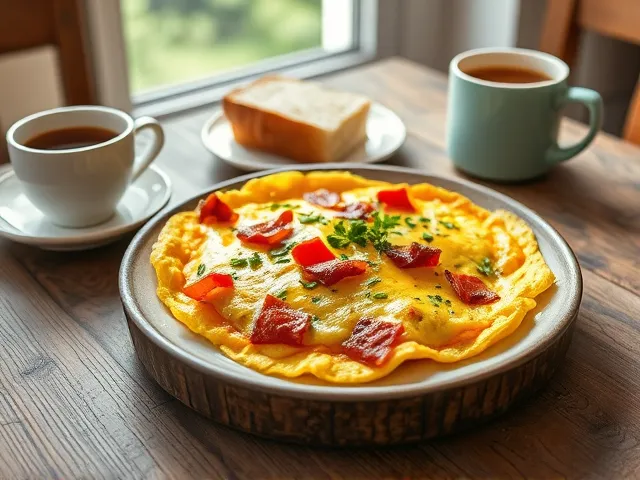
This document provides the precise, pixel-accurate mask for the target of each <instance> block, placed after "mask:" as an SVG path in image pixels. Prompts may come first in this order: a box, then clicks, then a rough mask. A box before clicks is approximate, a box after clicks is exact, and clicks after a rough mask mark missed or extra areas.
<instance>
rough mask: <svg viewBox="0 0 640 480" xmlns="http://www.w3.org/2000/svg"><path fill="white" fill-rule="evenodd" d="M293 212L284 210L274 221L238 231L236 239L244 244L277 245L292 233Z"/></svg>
mask: <svg viewBox="0 0 640 480" xmlns="http://www.w3.org/2000/svg"><path fill="white" fill-rule="evenodd" d="M292 221H293V211H291V210H285V211H284V212H282V213H281V214H280V216H279V217H278V218H276V219H274V220H270V221H268V222H264V223H258V224H257V225H250V226H248V227H242V228H239V229H238V233H237V234H236V235H237V237H238V238H239V239H240V240H241V241H243V242H245V243H259V244H262V245H278V244H279V243H280V242H282V241H283V240H284V239H286V238H288V237H289V236H290V235H291V233H292V232H293V227H292V226H291V222H292Z"/></svg>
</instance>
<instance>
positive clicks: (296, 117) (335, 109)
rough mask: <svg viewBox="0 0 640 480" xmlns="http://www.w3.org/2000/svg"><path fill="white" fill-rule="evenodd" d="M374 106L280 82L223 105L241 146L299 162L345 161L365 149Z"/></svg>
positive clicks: (256, 85)
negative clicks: (367, 126) (368, 122)
mask: <svg viewBox="0 0 640 480" xmlns="http://www.w3.org/2000/svg"><path fill="white" fill-rule="evenodd" d="M370 104H371V102H370V101H369V100H368V99H367V98H366V97H364V96H362V95H357V94H354V93H348V92H339V91H335V90H330V89H328V88H326V87H324V86H322V85H320V84H317V83H314V82H303V81H299V80H294V79H290V78H283V77H277V76H269V77H264V78H261V79H260V80H257V81H255V82H253V83H251V84H250V85H248V86H246V87H244V88H240V89H237V90H234V91H232V92H231V93H229V94H228V95H227V96H225V97H224V99H223V101H222V105H223V109H224V113H225V115H226V117H227V119H228V120H229V122H230V123H231V127H232V129H233V135H234V137H235V140H236V142H238V143H239V144H240V145H243V146H245V147H247V148H254V149H257V150H262V151H266V152H270V153H273V154H276V155H281V156H284V157H288V158H292V159H294V160H296V161H299V162H336V161H340V160H342V159H343V158H344V157H345V156H346V155H347V154H348V153H350V152H351V151H352V150H354V149H355V148H356V147H357V146H359V145H361V144H363V143H364V141H365V139H366V124H367V115H368V113H369V107H370Z"/></svg>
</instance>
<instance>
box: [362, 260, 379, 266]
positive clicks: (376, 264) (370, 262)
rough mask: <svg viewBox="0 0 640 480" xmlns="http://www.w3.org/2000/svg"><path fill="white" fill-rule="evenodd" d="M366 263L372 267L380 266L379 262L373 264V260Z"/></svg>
mask: <svg viewBox="0 0 640 480" xmlns="http://www.w3.org/2000/svg"><path fill="white" fill-rule="evenodd" d="M365 262H367V265H369V266H370V267H377V266H378V265H379V263H378V262H372V261H371V260H365Z"/></svg>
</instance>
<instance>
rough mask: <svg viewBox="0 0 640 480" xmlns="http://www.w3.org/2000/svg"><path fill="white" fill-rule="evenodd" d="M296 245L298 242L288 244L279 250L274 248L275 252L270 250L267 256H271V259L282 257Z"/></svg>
mask: <svg viewBox="0 0 640 480" xmlns="http://www.w3.org/2000/svg"><path fill="white" fill-rule="evenodd" d="M297 244H298V242H289V243H287V244H286V245H285V246H284V247H280V248H276V249H275V250H271V251H270V252H269V255H270V256H272V257H284V256H285V255H286V254H287V253H289V252H290V251H291V249H292V248H293V247H295V246H296V245H297Z"/></svg>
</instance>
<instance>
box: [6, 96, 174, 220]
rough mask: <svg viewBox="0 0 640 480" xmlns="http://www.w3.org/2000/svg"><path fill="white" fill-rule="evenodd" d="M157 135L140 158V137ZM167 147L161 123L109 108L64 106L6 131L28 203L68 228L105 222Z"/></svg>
mask: <svg viewBox="0 0 640 480" xmlns="http://www.w3.org/2000/svg"><path fill="white" fill-rule="evenodd" d="M146 129H148V130H151V132H152V133H153V134H154V137H153V141H152V142H151V144H150V146H149V147H148V148H147V149H146V151H143V152H142V153H140V154H138V155H136V152H135V141H134V140H135V136H136V135H137V134H138V132H140V131H142V130H146ZM163 144H164V133H163V130H162V127H161V126H160V124H159V123H158V122H157V121H156V120H154V119H153V118H150V117H142V118H138V119H135V120H134V119H133V118H131V116H130V115H128V114H127V113H125V112H122V111H120V110H116V109H114V108H109V107H100V106H78V107H63V108H56V109H53V110H47V111H44V112H40V113H36V114H34V115H30V116H28V117H25V118H23V119H22V120H19V121H17V122H16V123H15V124H14V125H13V126H12V127H11V128H9V130H8V132H7V145H8V147H9V158H10V160H11V164H12V166H13V170H14V172H15V174H16V176H17V177H18V180H20V184H21V186H22V189H23V191H24V194H25V195H26V196H27V198H28V199H29V201H31V203H33V205H35V206H36V207H37V208H38V209H39V210H41V211H42V212H43V213H44V214H45V216H46V217H47V219H49V220H50V221H51V222H52V223H54V224H56V225H60V226H63V227H73V228H79V227H88V226H91V225H96V224H99V223H102V222H105V221H106V220H108V219H109V218H111V216H112V215H113V214H114V212H115V209H116V206H117V204H118V202H119V201H120V199H121V198H122V196H123V195H124V192H125V191H126V189H127V188H128V187H129V185H130V184H131V182H133V181H134V180H136V179H137V178H138V177H139V176H140V174H142V172H143V171H144V170H145V169H146V168H147V167H148V166H149V165H150V164H151V162H153V160H154V159H155V158H156V156H157V155H158V153H159V152H160V150H161V148H162V146H163Z"/></svg>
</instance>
